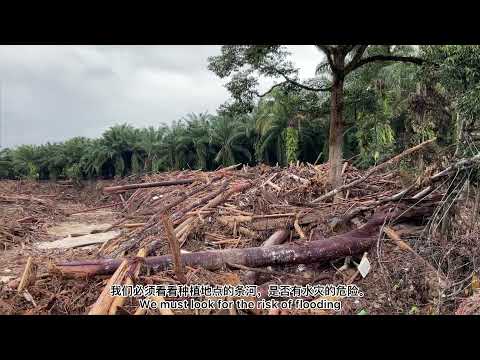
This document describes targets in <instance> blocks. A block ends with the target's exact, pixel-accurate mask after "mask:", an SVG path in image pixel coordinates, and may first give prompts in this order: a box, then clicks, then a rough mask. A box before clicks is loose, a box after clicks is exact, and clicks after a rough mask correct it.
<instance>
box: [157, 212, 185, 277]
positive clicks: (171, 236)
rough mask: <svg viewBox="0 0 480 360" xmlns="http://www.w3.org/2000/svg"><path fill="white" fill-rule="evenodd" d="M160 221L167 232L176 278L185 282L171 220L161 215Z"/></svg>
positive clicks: (178, 247)
mask: <svg viewBox="0 0 480 360" xmlns="http://www.w3.org/2000/svg"><path fill="white" fill-rule="evenodd" d="M162 223H163V226H164V228H165V231H166V233H167V238H168V242H169V244H170V251H171V253H172V256H173V260H174V265H175V266H174V267H175V275H177V279H178V280H180V281H181V282H182V283H186V282H187V279H186V278H185V269H184V267H183V265H182V260H181V256H180V246H179V244H178V240H177V237H176V236H175V232H174V230H173V224H172V221H171V220H170V218H169V217H168V216H166V215H163V216H162Z"/></svg>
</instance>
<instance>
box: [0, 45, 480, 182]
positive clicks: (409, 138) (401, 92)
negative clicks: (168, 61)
mask: <svg viewBox="0 0 480 360" xmlns="http://www.w3.org/2000/svg"><path fill="white" fill-rule="evenodd" d="M342 47H343V48H347V47H348V48H349V49H348V50H349V51H346V50H345V49H344V50H345V51H344V53H345V59H347V60H348V61H349V63H350V64H351V63H352V61H353V62H355V61H357V63H358V62H360V63H361V64H360V65H361V66H360V65H358V64H357V65H355V67H354V68H353V66H352V68H350V69H348V70H349V71H348V76H344V77H342V79H341V80H342V84H341V85H342V88H341V92H342V97H341V106H340V107H341V113H340V114H341V117H340V119H341V127H340V128H341V130H342V131H341V133H340V134H341V135H340V136H338V134H337V136H336V137H335V139H336V140H335V141H337V140H338V138H339V137H340V142H341V154H342V158H343V159H352V160H353V161H354V162H355V164H356V165H357V166H363V167H367V166H371V165H373V164H375V163H377V162H380V161H382V160H383V159H385V158H387V157H389V156H391V155H392V154H394V153H396V152H399V151H401V150H403V149H405V148H407V147H409V146H412V145H414V144H416V143H419V142H421V141H423V140H426V139H428V138H432V137H434V136H436V137H437V138H438V139H439V143H440V144H441V145H443V146H445V147H451V146H454V145H455V144H456V145H457V146H456V153H457V155H462V154H463V152H466V151H470V150H471V149H472V146H463V145H465V144H474V143H475V131H476V127H477V125H478V124H477V119H478V115H479V114H480V105H479V99H480V47H479V46H454V45H448V46H420V47H419V48H418V49H414V48H412V47H407V46H396V47H392V46H367V47H365V48H364V46H360V45H356V46H337V47H335V46H331V48H330V51H331V50H332V49H334V50H335V49H337V50H338V49H340V48H342ZM337 50H335V51H337ZM360 50H362V51H363V52H361V54H360V55H359V52H360ZM338 51H340V50H338ZM272 54H274V56H272ZM365 54H366V55H365ZM287 56H288V54H286V53H285V52H284V50H283V48H282V47H279V46H237V47H234V46H226V47H223V48H222V55H219V56H218V57H216V58H213V59H211V60H210V61H211V63H210V68H211V69H212V70H213V71H215V73H217V74H218V75H219V76H220V77H227V76H231V81H230V82H229V83H228V84H227V88H228V89H229V91H230V92H231V94H232V101H229V102H228V103H226V104H224V105H222V106H220V108H219V110H218V112H217V114H214V115H210V114H205V113H203V114H189V115H187V116H186V117H185V118H182V119H180V120H178V121H174V122H173V123H172V124H171V125H169V126H167V125H164V124H161V123H160V122H159V126H158V127H149V128H142V129H138V128H134V127H132V126H130V125H127V124H123V125H115V126H113V127H111V128H110V129H108V130H107V131H105V132H104V133H103V134H102V136H101V137H100V138H97V139H87V138H83V137H77V138H73V139H70V140H68V141H65V142H62V143H53V144H52V143H47V144H44V145H39V146H37V145H22V146H18V147H16V148H13V149H3V150H2V151H1V152H0V177H2V178H30V179H58V178H72V179H87V178H95V177H112V176H125V175H128V174H140V173H147V172H156V171H167V170H174V169H188V168H191V169H206V170H212V169H215V168H217V167H219V166H221V165H223V166H228V165H232V164H235V163H246V164H250V165H254V164H257V163H259V162H263V163H267V164H270V165H275V164H279V165H281V166H284V165H287V164H288V163H291V162H296V161H302V162H310V163H315V162H317V163H321V162H325V161H328V160H329V153H331V151H332V146H336V145H335V144H332V135H331V134H332V132H331V131H330V126H331V124H332V121H331V119H332V116H333V117H338V109H337V113H336V114H332V91H333V90H332V81H334V80H335V77H336V76H338V74H337V75H335V73H334V72H332V69H330V70H329V67H328V65H329V64H328V62H329V61H327V60H325V63H321V64H320V65H319V66H318V69H317V70H318V71H317V74H318V76H317V78H315V79H308V80H306V81H303V82H302V81H300V80H298V79H297V77H296V74H297V72H296V71H295V69H294V68H293V67H291V64H290V63H288V62H287V60H285V59H287ZM332 56H333V55H332ZM355 56H357V57H358V58H357V59H356V58H355ZM382 57H383V58H382ZM389 57H390V60H389ZM367 58H370V59H372V58H374V59H376V61H364V59H367ZM410 58H411V59H422V60H421V61H416V60H415V61H402V59H403V60H404V59H410ZM279 59H280V60H281V61H280V60H279ZM332 59H333V57H332ZM377 60H381V61H377ZM387 60H388V61H387ZM398 60H400V61H398ZM272 62H274V63H275V64H274V65H275V66H273V65H272ZM246 64H247V65H249V66H250V67H251V68H250V70H252V72H248V73H244V72H243V73H242V67H243V66H244V65H246ZM285 64H287V65H289V66H288V67H287V66H286V65H285ZM347 66H348V64H347ZM254 71H257V72H260V73H262V74H263V75H268V76H271V77H277V76H278V77H281V78H283V80H285V81H283V82H282V83H278V84H276V86H274V87H273V88H272V89H271V90H269V91H268V92H267V93H266V94H258V92H257V91H256V90H255V85H256V84H257V79H256V78H255V77H254V76H253V73H254ZM335 71H336V70H335ZM337 80H338V79H337ZM335 96H336V97H337V100H338V96H339V95H338V93H336V95H335ZM186 101H187V100H186ZM335 104H336V105H335V106H337V105H338V101H337V103H335ZM454 147H455V146H454ZM330 160H331V159H330Z"/></svg>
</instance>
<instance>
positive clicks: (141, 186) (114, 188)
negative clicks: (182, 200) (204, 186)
mask: <svg viewBox="0 0 480 360" xmlns="http://www.w3.org/2000/svg"><path fill="white" fill-rule="evenodd" d="M194 181H196V180H195V179H178V180H170V181H157V182H152V183H143V184H129V185H119V186H107V187H104V188H103V192H106V193H116V192H123V191H127V190H132V189H145V188H151V187H159V186H172V185H185V184H191V183H193V182H194Z"/></svg>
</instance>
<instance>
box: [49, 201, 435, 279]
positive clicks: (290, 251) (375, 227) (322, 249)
mask: <svg viewBox="0 0 480 360" xmlns="http://www.w3.org/2000/svg"><path fill="white" fill-rule="evenodd" d="M402 210H403V209H397V210H396V211H392V212H390V213H386V212H385V211H380V212H379V213H377V214H376V215H374V216H373V217H372V218H371V219H370V220H369V221H368V222H367V224H365V225H364V226H363V227H361V228H358V229H355V230H352V231H350V232H348V233H345V234H341V235H336V236H332V237H330V238H327V239H320V240H319V239H318V238H316V237H314V238H312V240H311V241H309V242H302V243H289V244H286V245H274V246H269V247H254V248H244V249H224V250H214V251H201V252H196V253H188V254H182V255H181V259H182V263H183V265H184V266H190V267H196V266H198V267H203V268H205V269H209V270H215V269H219V268H221V267H222V266H224V265H227V264H239V265H245V266H249V267H265V266H270V265H282V264H308V263H316V262H327V261H332V260H335V259H339V258H342V257H346V256H352V255H356V254H363V253H364V252H365V251H368V250H369V248H370V247H371V246H372V245H373V244H374V243H375V241H376V240H377V237H378V231H379V228H380V226H381V225H382V224H383V223H384V222H385V221H386V220H388V219H392V218H395V217H397V216H399V215H400V214H401V217H402V218H404V219H416V218H422V217H424V216H425V215H427V214H431V213H432V212H433V209H432V207H422V208H412V209H409V210H407V211H404V212H401V211H402ZM397 220H399V219H397ZM121 263H122V259H102V260H93V261H76V262H68V263H57V264H55V269H56V270H58V271H60V272H61V273H62V274H64V275H70V276H89V275H100V274H103V275H104V274H111V273H112V272H114V271H115V270H116V269H117V268H118V266H120V264H121ZM145 264H146V265H147V266H148V267H151V268H152V269H153V270H156V271H162V270H167V269H172V265H173V261H172V257H171V256H170V255H164V256H155V257H149V258H146V259H145Z"/></svg>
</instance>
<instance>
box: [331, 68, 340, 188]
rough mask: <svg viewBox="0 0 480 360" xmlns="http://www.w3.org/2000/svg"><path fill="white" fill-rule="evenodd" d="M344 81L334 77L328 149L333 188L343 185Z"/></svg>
mask: <svg viewBox="0 0 480 360" xmlns="http://www.w3.org/2000/svg"><path fill="white" fill-rule="evenodd" d="M343 128H344V120H343V79H342V78H340V77H339V76H337V75H334V78H333V86H332V96H331V105H330V137H329V141H328V144H329V147H328V162H329V166H330V169H329V173H328V179H329V183H330V186H331V187H332V188H337V187H339V186H340V185H341V184H342V161H343Z"/></svg>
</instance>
